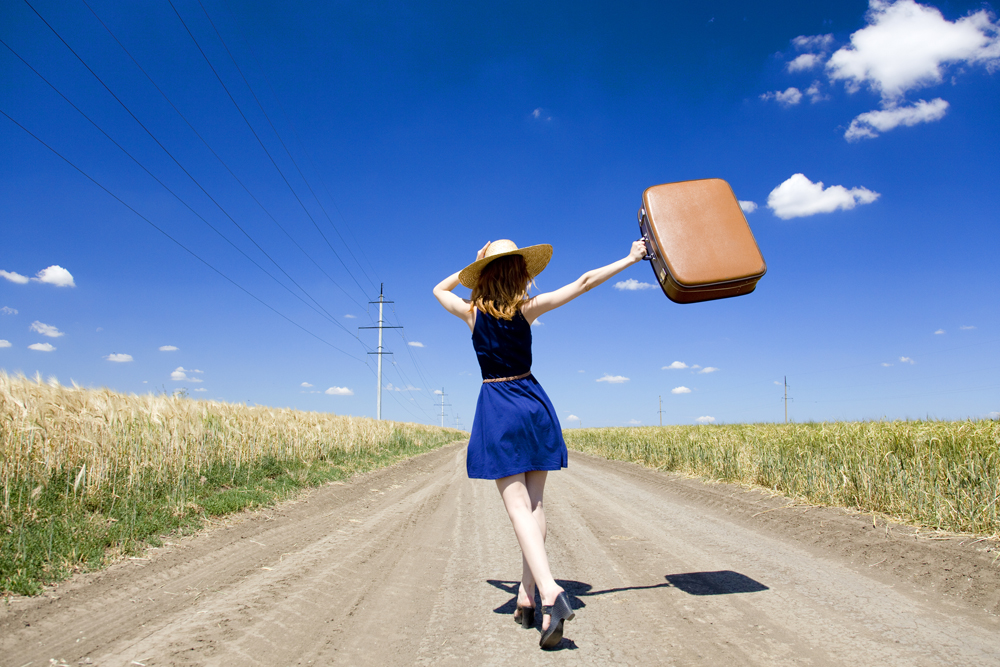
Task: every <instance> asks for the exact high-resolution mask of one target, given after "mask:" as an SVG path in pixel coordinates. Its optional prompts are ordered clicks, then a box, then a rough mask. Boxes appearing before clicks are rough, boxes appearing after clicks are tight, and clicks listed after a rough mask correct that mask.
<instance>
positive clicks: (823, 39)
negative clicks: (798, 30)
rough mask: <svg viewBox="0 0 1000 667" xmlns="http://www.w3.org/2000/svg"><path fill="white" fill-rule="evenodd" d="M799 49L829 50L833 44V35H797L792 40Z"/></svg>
mask: <svg viewBox="0 0 1000 667" xmlns="http://www.w3.org/2000/svg"><path fill="white" fill-rule="evenodd" d="M792 44H793V45H794V46H795V48H796V49H798V50H799V51H821V52H822V51H829V50H830V47H831V46H833V35H799V36H798V37H796V38H795V39H793V40H792Z"/></svg>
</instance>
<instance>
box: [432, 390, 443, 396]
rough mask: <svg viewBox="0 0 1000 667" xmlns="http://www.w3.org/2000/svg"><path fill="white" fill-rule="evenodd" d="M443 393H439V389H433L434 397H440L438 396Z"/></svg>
mask: <svg viewBox="0 0 1000 667" xmlns="http://www.w3.org/2000/svg"><path fill="white" fill-rule="evenodd" d="M443 393H444V392H443V391H441V390H440V389H435V390H434V395H435V396H440V395H442V394H443Z"/></svg>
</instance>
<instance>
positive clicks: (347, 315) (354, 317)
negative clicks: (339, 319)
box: [344, 313, 358, 320]
mask: <svg viewBox="0 0 1000 667" xmlns="http://www.w3.org/2000/svg"><path fill="white" fill-rule="evenodd" d="M344 317H346V318H347V319H349V320H356V319H358V316H357V315H351V314H350V313H347V314H346V315H344Z"/></svg>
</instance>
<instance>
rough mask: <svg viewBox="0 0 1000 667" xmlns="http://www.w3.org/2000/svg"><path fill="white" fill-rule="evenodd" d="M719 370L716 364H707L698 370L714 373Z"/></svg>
mask: <svg viewBox="0 0 1000 667" xmlns="http://www.w3.org/2000/svg"><path fill="white" fill-rule="evenodd" d="M717 370H719V369H718V368H716V367H715V366H705V367H704V368H702V369H701V370H700V371H698V372H699V373H714V372H715V371H717Z"/></svg>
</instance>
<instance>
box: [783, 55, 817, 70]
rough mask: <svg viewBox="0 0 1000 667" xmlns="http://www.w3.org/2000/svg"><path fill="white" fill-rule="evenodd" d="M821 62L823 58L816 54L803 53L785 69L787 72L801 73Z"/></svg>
mask: <svg viewBox="0 0 1000 667" xmlns="http://www.w3.org/2000/svg"><path fill="white" fill-rule="evenodd" d="M821 62H823V56H822V55H820V54H818V53H803V54H801V55H799V56H797V57H796V58H795V59H794V60H791V61H789V63H788V64H787V65H785V68H786V69H787V70H788V71H789V72H803V71H805V70H810V69H813V68H814V67H816V65H819V64H820V63H821Z"/></svg>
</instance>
